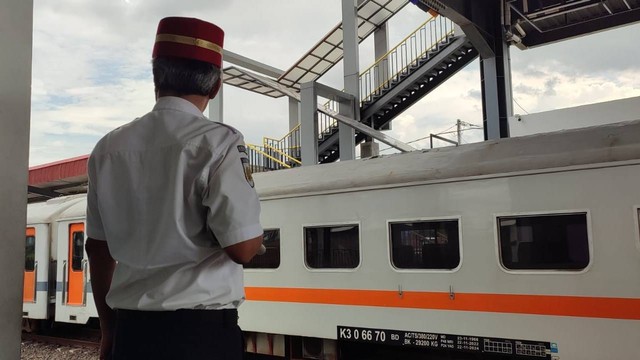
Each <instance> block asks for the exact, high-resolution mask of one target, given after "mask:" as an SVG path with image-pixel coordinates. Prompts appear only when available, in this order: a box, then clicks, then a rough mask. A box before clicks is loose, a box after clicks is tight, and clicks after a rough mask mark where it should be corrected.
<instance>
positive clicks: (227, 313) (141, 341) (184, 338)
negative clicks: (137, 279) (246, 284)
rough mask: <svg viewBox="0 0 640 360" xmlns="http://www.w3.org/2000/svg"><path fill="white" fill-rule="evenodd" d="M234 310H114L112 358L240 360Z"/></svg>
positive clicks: (240, 343)
mask: <svg viewBox="0 0 640 360" xmlns="http://www.w3.org/2000/svg"><path fill="white" fill-rule="evenodd" d="M243 353H244V341H243V337H242V331H241V330H240V327H239V326H238V311H237V310H230V309H229V310H186V309H185V310H177V311H134V310H117V312H116V332H115V339H114V344H113V357H112V359H113V360H142V359H154V360H156V359H157V360H161V359H167V360H169V359H171V360H174V359H178V360H182V359H184V360H192V359H193V360H201V359H202V360H204V359H207V360H241V359H242V357H243Z"/></svg>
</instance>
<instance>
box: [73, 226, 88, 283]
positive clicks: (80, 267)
mask: <svg viewBox="0 0 640 360" xmlns="http://www.w3.org/2000/svg"><path fill="white" fill-rule="evenodd" d="M76 224H83V227H82V231H73V232H72V231H71V226H72V225H76ZM69 232H70V234H69V235H71V236H73V243H74V244H73V249H69V259H68V261H69V268H70V269H72V271H75V272H78V271H84V269H83V265H82V262H83V260H87V261H88V257H87V254H86V253H85V249H84V247H85V245H86V243H87V230H86V225H85V224H84V223H70V224H69ZM78 233H81V234H82V248H76V244H75V234H78ZM74 250H79V251H80V254H81V255H82V257H80V260H79V263H77V264H76V260H75V257H74V256H73V254H75V253H76V251H74ZM76 265H78V266H76Z"/></svg>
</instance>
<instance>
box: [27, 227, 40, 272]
mask: <svg viewBox="0 0 640 360" xmlns="http://www.w3.org/2000/svg"><path fill="white" fill-rule="evenodd" d="M27 231H31V232H33V235H26V236H25V254H24V256H25V266H24V271H25V272H34V271H36V262H37V260H36V257H37V254H36V250H37V249H36V243H37V233H36V228H35V227H33V226H28V227H27ZM30 237H31V238H33V260H32V261H31V263H30V265H31V266H27V255H28V254H27V249H26V248H27V244H26V241H27V239H28V238H30Z"/></svg>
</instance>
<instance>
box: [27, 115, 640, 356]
mask: <svg viewBox="0 0 640 360" xmlns="http://www.w3.org/2000/svg"><path fill="white" fill-rule="evenodd" d="M255 183H256V186H257V189H258V192H259V193H260V196H261V202H262V223H263V227H264V228H265V229H270V230H275V229H277V230H279V239H280V240H279V241H280V243H279V246H276V245H273V246H271V247H269V246H268V251H267V255H264V256H265V259H271V260H273V261H275V266H271V267H272V268H269V269H262V268H252V269H246V271H245V286H246V292H247V301H246V302H245V303H244V304H243V305H242V307H241V318H240V321H241V326H242V328H243V329H244V330H245V331H247V339H248V347H249V350H250V351H252V352H256V353H261V354H267V355H274V356H276V355H277V356H286V357H287V358H292V359H327V360H329V359H353V358H357V357H355V355H354V353H359V354H364V353H366V352H367V351H369V352H370V353H369V355H362V356H365V357H364V358H375V357H379V358H385V356H386V358H389V355H385V354H388V353H389V354H391V353H393V354H403V355H402V356H404V358H412V359H413V358H420V357H421V356H427V355H424V354H428V356H432V357H433V358H436V359H437V358H441V357H442V358H449V357H447V356H450V358H456V359H459V358H460V359H467V358H469V359H471V358H474V359H475V358H478V356H481V357H482V358H490V359H494V358H495V359H504V358H509V359H510V358H516V359H637V358H640V355H638V354H640V235H639V228H640V226H639V224H638V219H639V217H640V191H639V190H640V189H639V187H640V185H639V184H640V122H630V123H624V124H617V125H608V126H602V127H596V128H589V129H581V130H575V131H568V132H561V133H553V134H546V135H537V136H530V137H525V138H514V139H506V140H500V141H492V142H484V143H479V144H472V145H465V146H461V147H459V148H445V149H437V150H431V151H428V152H414V153H409V154H401V155H393V156H388V157H381V158H374V159H364V160H357V161H349V162H343V163H334V164H329V165H322V166H312V167H303V168H299V169H293V170H285V171H278V172H273V173H263V174H256V175H255ZM84 203H85V201H84V200H78V201H77V203H75V204H74V205H73V206H71V207H69V208H68V209H67V211H66V212H63V213H61V214H60V216H58V217H55V219H51V222H49V223H46V222H45V223H44V224H43V225H42V226H45V227H46V226H51V227H52V228H53V230H49V231H50V233H52V234H53V236H52V238H51V241H52V243H53V244H54V245H53V247H55V244H56V236H57V237H58V239H57V259H58V261H57V268H58V274H57V276H58V282H60V281H61V280H60V279H62V278H63V275H64V274H65V272H64V271H68V270H64V269H63V268H62V266H63V263H64V262H65V260H67V262H66V263H67V264H68V263H69V260H68V259H65V257H68V254H69V253H70V252H69V250H68V246H67V245H64V246H61V244H69V241H61V240H60V239H63V238H64V239H68V238H69V233H68V232H69V230H68V229H69V228H70V224H72V223H73V222H78V221H80V222H81V221H82V220H83V217H82V216H83V214H82V207H83V206H84ZM35 206H42V205H30V208H29V211H30V213H31V212H32V211H34V210H33V209H34V208H35ZM73 209H75V210H73ZM65 213H66V215H65ZM567 219H571V220H570V221H569V220H567ZM425 224H426V225H425ZM29 226H33V224H32V225H29ZM37 226H39V225H37ZM412 226H416V229H417V227H419V226H427V227H429V226H431V227H432V228H433V229H435V230H433V231H432V232H431V234H434V235H432V236H431V237H429V236H425V235H424V234H426V233H428V231H426V230H425V231H423V230H407V229H409V228H411V227H412ZM436 227H437V229H436ZM560 227H562V229H563V231H553V232H549V234H545V233H544V231H543V230H544V229H560ZM393 229H396V230H393ZM397 229H400V230H397ZM429 229H431V228H429ZM430 231H431V230H430ZM562 232H563V233H562ZM338 233H340V234H343V233H345V234H346V233H349V234H351V235H349V236H350V238H349V239H350V240H345V239H346V238H338V237H336V236H338V235H336V234H338ZM560 233H562V234H560ZM399 234H401V236H400V235H399ZM402 234H404V235H402ZM406 234H410V235H411V237H407V236H405V235H406ZM418 235H420V236H418ZM43 236H45V235H43ZM320 238H322V239H324V240H322V241H320V240H318V239H320ZM327 239H331V240H327ZM354 239H356V240H354ZM416 239H417V240H416ZM505 239H507V240H505ZM316 240H317V241H316ZM418 240H419V241H420V242H419V244H421V245H415V244H418V243H417V242H416V241H418ZM535 241H538V243H535ZM337 243H339V244H340V246H336V245H335V244H337ZM318 244H323V245H318ZM407 244H409V245H407ZM411 244H413V245H411ZM535 244H545V245H544V246H545V247H544V248H541V247H540V246H538V247H536V245H535ZM411 246H414V247H413V248H411ZM409 248H410V249H409ZM407 249H409V250H411V251H412V252H411V251H410V252H406V250H407ZM434 249H438V250H437V251H441V252H440V253H439V254H445V255H442V256H443V258H442V259H437V258H436V257H433V256H431V255H430V254H432V253H433V252H434V251H436V250H434ZM452 249H453V250H452ZM541 249H542V250H541ZM405 255H406V256H405ZM269 256H270V257H269ZM318 259H319V260H318ZM327 259H328V260H327ZM535 259H537V260H535ZM541 259H542V260H541ZM538 260H540V261H541V262H539V265H540V266H539V267H536V266H537V265H535V264H536V261H538ZM257 261H258V262H260V261H262V260H260V259H257ZM345 264H346V265H345ZM399 264H401V265H399ZM407 264H409V265H407ZM416 264H418V265H416ZM420 264H421V265H420ZM425 264H427V266H425ZM429 264H430V265H429ZM531 264H534V265H533V266H531ZM76 265H77V264H76ZM342 265H345V266H342ZM76 267H77V266H76ZM258 267H261V266H260V265H258ZM63 270H64V271H63ZM58 287H59V288H60V286H58ZM61 290H64V289H59V291H58V293H57V294H58V295H57V296H56V306H57V307H56V319H57V320H59V321H69V317H70V316H71V313H70V312H69V310H77V308H78V307H75V308H73V307H72V308H71V309H70V307H69V306H68V305H64V298H63V296H62V295H63V291H61ZM90 300H91V296H87V301H86V306H84V308H85V310H86V311H84V312H78V311H76V313H75V316H76V318H75V319H76V320H78V321H80V320H84V319H86V317H88V316H95V307H94V306H93V302H92V301H90ZM58 304H61V305H59V306H58ZM26 306H27V304H25V309H26ZM58 312H60V314H61V315H60V316H58ZM367 349H368V350H367ZM421 354H423V355H421ZM398 357H400V355H398Z"/></svg>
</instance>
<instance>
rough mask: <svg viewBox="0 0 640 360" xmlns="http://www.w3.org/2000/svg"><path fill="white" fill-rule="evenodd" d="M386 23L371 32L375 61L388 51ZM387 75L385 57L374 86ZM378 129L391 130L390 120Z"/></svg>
mask: <svg viewBox="0 0 640 360" xmlns="http://www.w3.org/2000/svg"><path fill="white" fill-rule="evenodd" d="M387 24H388V23H384V24H382V25H381V26H380V27H379V28H377V29H376V31H375V32H374V33H373V52H374V55H375V57H376V58H375V61H378V60H379V59H380V58H381V57H383V56H384V55H386V54H387V52H389V32H388V31H387ZM389 75H390V70H389V59H386V60H383V61H381V62H380V64H379V65H378V71H377V73H376V74H374V76H375V79H374V81H375V84H376V88H377V87H379V86H381V85H382V84H384V83H385V82H386V81H387V80H388V79H389ZM372 125H373V124H372ZM380 130H391V122H389V123H387V125H385V126H384V127H382V128H380ZM367 141H369V139H367ZM376 155H378V154H377V153H372V156H376Z"/></svg>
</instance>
